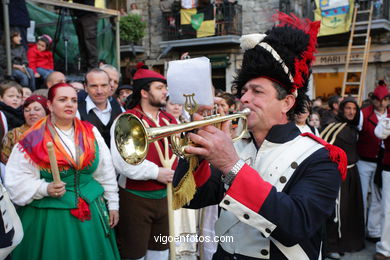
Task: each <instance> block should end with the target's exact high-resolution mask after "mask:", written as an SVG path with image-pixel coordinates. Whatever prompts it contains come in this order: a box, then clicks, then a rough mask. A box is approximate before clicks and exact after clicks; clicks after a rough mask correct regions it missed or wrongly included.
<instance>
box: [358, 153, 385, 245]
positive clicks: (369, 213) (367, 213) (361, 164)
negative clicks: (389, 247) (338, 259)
mask: <svg viewBox="0 0 390 260" xmlns="http://www.w3.org/2000/svg"><path fill="white" fill-rule="evenodd" d="M356 165H357V167H358V170H359V175H360V182H361V185H362V194H363V204H364V219H365V222H366V223H367V235H368V236H369V237H380V236H381V222H382V214H383V213H382V208H381V202H380V199H379V196H378V188H377V187H376V185H375V184H374V175H375V170H376V163H373V162H367V161H361V160H360V161H358V162H357V164H356ZM369 191H371V196H370V201H368V192H369Z"/></svg>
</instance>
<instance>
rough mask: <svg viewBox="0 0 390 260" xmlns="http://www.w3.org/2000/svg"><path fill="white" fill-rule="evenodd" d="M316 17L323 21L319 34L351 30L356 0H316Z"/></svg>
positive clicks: (317, 19)
mask: <svg viewBox="0 0 390 260" xmlns="http://www.w3.org/2000/svg"><path fill="white" fill-rule="evenodd" d="M315 2H316V7H317V9H315V10H314V19H315V20H316V21H321V28H320V33H319V34H318V36H324V35H333V34H339V33H346V32H349V31H350V28H351V22H352V17H353V10H354V0H315Z"/></svg>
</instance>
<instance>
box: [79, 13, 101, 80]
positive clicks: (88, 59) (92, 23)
mask: <svg viewBox="0 0 390 260" xmlns="http://www.w3.org/2000/svg"><path fill="white" fill-rule="evenodd" d="M97 21H98V17H97V15H96V14H93V13H88V14H84V15H82V16H80V17H77V18H76V19H75V28H76V32H77V36H78V39H79V49H80V57H81V71H83V72H86V71H87V70H89V69H91V68H96V67H97V65H98V52H97Z"/></svg>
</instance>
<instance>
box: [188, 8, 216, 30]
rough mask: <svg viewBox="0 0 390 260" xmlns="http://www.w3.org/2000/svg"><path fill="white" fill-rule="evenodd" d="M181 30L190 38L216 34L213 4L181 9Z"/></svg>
mask: <svg viewBox="0 0 390 260" xmlns="http://www.w3.org/2000/svg"><path fill="white" fill-rule="evenodd" d="M180 23H181V31H182V33H183V35H184V36H187V37H188V38H195V37H196V38H201V37H208V36H213V35H215V19H214V7H213V5H207V6H204V7H198V8H193V9H181V10H180Z"/></svg>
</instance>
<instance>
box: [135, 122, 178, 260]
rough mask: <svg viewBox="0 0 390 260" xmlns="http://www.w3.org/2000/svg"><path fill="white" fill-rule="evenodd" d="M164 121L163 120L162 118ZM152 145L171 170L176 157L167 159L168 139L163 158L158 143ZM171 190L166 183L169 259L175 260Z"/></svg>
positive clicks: (163, 162) (170, 186)
mask: <svg viewBox="0 0 390 260" xmlns="http://www.w3.org/2000/svg"><path fill="white" fill-rule="evenodd" d="M163 120H164V118H163ZM142 121H143V123H144V124H145V126H146V127H149V124H148V123H147V122H146V121H145V120H142ZM164 122H165V123H166V124H167V125H169V122H168V121H166V120H164ZM154 145H155V147H156V150H157V153H158V157H159V158H160V161H161V164H162V166H163V167H164V168H167V169H172V165H173V163H174V162H175V159H176V155H175V154H173V155H172V157H171V158H169V150H168V149H169V143H168V139H167V138H164V148H165V156H164V155H163V153H162V151H161V147H160V145H159V144H158V142H154ZM172 200H173V188H172V182H168V184H167V202H168V226H169V236H170V237H172V238H173V241H172V242H171V243H169V252H170V254H169V259H170V260H175V259H176V245H175V226H174V216H173V215H174V213H173V206H172V204H173V202H172Z"/></svg>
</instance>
